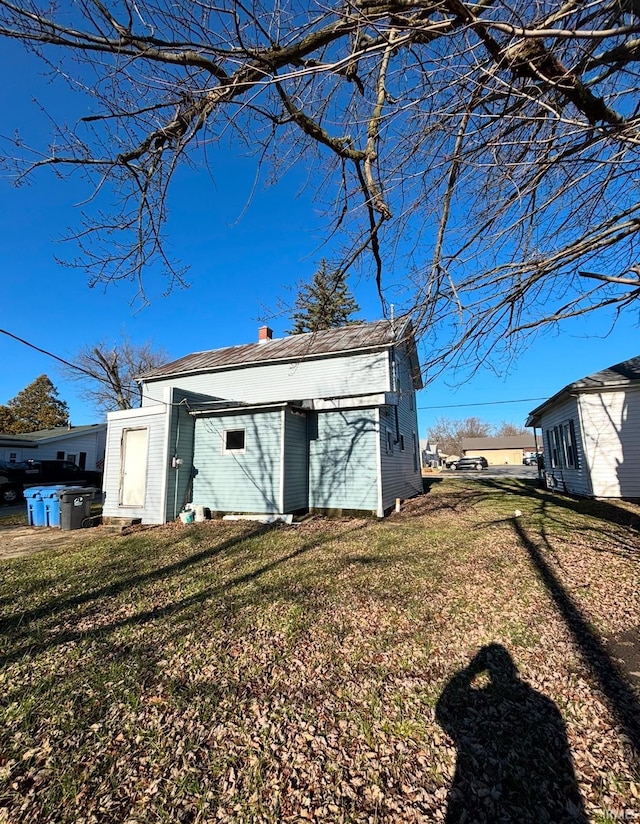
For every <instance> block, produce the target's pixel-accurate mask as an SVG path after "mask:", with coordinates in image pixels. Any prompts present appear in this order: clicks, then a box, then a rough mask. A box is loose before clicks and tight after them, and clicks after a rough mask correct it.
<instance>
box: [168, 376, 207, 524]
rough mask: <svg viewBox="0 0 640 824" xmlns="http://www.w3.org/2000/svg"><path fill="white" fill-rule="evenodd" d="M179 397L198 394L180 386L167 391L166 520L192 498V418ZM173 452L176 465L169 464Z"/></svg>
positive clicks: (191, 397)
mask: <svg viewBox="0 0 640 824" xmlns="http://www.w3.org/2000/svg"><path fill="white" fill-rule="evenodd" d="M183 400H187V401H189V400H192V401H194V400H200V398H196V397H194V396H193V395H192V394H191V393H185V392H182V391H181V390H180V389H174V390H173V392H172V394H171V413H170V424H169V432H168V437H169V441H168V444H167V450H166V456H167V457H166V466H165V472H166V476H167V494H166V501H165V519H166V520H167V521H173V520H175V519H176V518H177V517H178V514H179V513H180V512H181V510H182V509H183V508H184V505H185V504H186V503H188V502H190V501H191V499H192V498H193V495H192V494H191V477H192V470H193V439H194V429H195V421H194V419H193V417H192V416H191V415H190V414H189V410H188V409H187V407H186V406H185V405H184V404H182V403H181V401H183ZM174 456H175V457H176V458H180V459H181V460H182V464H181V465H180V466H179V467H177V468H176V467H174V466H172V459H173V457H174ZM196 503H198V502H197V501H196Z"/></svg>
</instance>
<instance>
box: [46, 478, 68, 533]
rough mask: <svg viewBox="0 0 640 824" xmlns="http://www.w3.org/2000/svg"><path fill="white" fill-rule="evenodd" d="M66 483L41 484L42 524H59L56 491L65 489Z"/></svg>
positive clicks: (58, 499)
mask: <svg viewBox="0 0 640 824" xmlns="http://www.w3.org/2000/svg"><path fill="white" fill-rule="evenodd" d="M66 488H67V484H53V485H52V486H43V487H42V489H41V490H40V494H41V495H42V501H43V504H44V526H57V527H59V526H60V498H59V496H58V493H59V492H60V490H61V489H66Z"/></svg>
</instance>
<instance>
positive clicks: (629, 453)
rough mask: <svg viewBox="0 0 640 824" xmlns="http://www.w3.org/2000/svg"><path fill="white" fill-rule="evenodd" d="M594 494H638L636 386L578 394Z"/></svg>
mask: <svg viewBox="0 0 640 824" xmlns="http://www.w3.org/2000/svg"><path fill="white" fill-rule="evenodd" d="M579 404H580V412H581V416H582V423H583V427H584V439H585V445H586V450H587V452H588V454H589V456H590V458H591V460H590V468H591V483H592V488H593V494H594V496H595V497H597V498H612V497H613V498H619V497H622V498H639V497H640V468H639V467H640V388H630V389H627V390H626V391H622V390H617V391H610V392H597V393H591V392H585V393H582V394H581V395H580V397H579Z"/></svg>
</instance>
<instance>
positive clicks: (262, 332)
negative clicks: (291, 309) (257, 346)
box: [258, 326, 273, 343]
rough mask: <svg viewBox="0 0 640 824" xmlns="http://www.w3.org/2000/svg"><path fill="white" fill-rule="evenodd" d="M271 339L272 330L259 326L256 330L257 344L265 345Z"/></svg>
mask: <svg viewBox="0 0 640 824" xmlns="http://www.w3.org/2000/svg"><path fill="white" fill-rule="evenodd" d="M272 338H273V329H269V327H268V326H261V327H260V328H259V329H258V343H266V342H267V341H268V340H271V339H272Z"/></svg>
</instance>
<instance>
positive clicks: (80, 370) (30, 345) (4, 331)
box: [0, 329, 95, 378]
mask: <svg viewBox="0 0 640 824" xmlns="http://www.w3.org/2000/svg"><path fill="white" fill-rule="evenodd" d="M0 332H2V334H3V335H7V336H8V337H10V338H13V339H14V340H17V341H19V342H20V343H24V345H25V346H28V347H29V348H30V349H35V350H36V352H42V354H43V355H47V357H49V358H54V359H55V360H57V361H60V363H64V365H65V366H68V367H69V368H70V369H76V370H77V371H78V372H84V374H85V375H89V377H90V378H95V375H92V374H91V372H89V371H87V370H86V369H83V368H82V367H81V366H76V364H75V363H69V361H67V360H65V359H64V358H60V357H58V355H54V354H53V352H48V351H47V350H46V349H41V348H40V347H39V346H36V345H35V344H33V343H29V341H28V340H24V338H19V337H18V336H17V335H14V334H12V333H11V332H7V330H6V329H0Z"/></svg>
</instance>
